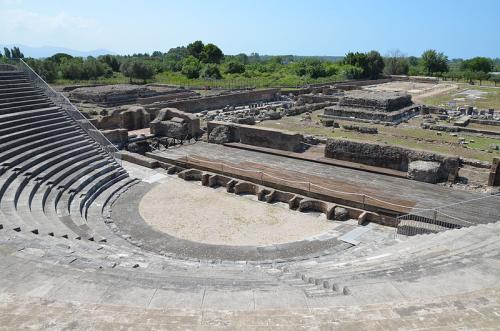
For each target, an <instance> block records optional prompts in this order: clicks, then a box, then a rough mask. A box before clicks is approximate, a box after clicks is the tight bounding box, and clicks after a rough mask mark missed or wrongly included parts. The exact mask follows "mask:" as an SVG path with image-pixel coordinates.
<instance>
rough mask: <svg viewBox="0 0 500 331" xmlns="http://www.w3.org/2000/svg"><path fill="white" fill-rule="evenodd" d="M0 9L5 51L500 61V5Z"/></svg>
mask: <svg viewBox="0 0 500 331" xmlns="http://www.w3.org/2000/svg"><path fill="white" fill-rule="evenodd" d="M0 9H1V10H0V44H11V43H16V44H25V45H29V46H37V47H38V46H45V45H50V46H60V47H67V48H72V49H77V50H92V49H97V48H106V49H109V50H112V51H114V52H117V53H134V52H146V51H147V52H151V51H153V50H161V51H166V50H168V49H169V48H171V47H175V46H178V45H184V44H187V43H189V42H190V41H193V40H197V39H200V40H203V41H205V42H213V43H215V44H217V45H219V46H220V47H221V48H222V49H223V51H224V52H225V53H227V54H236V53H240V52H244V53H250V52H258V53H260V54H296V55H343V54H345V53H346V52H348V51H363V52H364V51H369V50H371V49H376V50H379V51H380V52H381V53H382V54H385V53H387V52H388V51H391V50H394V49H399V50H401V51H402V52H403V53H406V54H409V55H419V54H421V53H422V52H423V51H424V50H426V49H429V48H434V49H437V50H439V51H442V52H444V53H445V54H447V55H448V56H449V57H450V58H456V57H463V58H468V57H473V56H479V55H482V56H489V57H500V25H499V24H498V22H499V21H500V17H499V14H500V0H491V1H490V0H474V1H472V0H470V1H465V0H454V1H453V0H418V1H405V0H399V1H398V0H378V1H368V0H340V1H337V0H330V1H328V0H307V1H306V0H303V1H299V0H287V1H285V0H265V1H261V0H247V1H237V0H232V1H228V0H205V1H201V0H175V1H166V0H164V1H160V0H158V1H154V0H150V1H146V0H143V1H137V0H136V1H130V0H121V1H118V0H100V1H95V0H84V1H69V0H65V1H59V0H53V1H51V0H43V1H40V0H38V1H36V0H32V1H29V0H0Z"/></svg>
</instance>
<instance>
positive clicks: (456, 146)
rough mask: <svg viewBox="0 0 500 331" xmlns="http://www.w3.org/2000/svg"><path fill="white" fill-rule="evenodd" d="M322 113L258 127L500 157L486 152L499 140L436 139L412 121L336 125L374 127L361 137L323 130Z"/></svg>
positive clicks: (434, 133) (467, 136)
mask: <svg viewBox="0 0 500 331" xmlns="http://www.w3.org/2000/svg"><path fill="white" fill-rule="evenodd" d="M322 112H323V111H322V110H317V111H315V112H313V113H312V116H311V117H312V121H301V119H302V116H293V117H284V118H282V119H279V120H274V121H265V122H262V123H259V124H258V126H263V127H268V128H276V129H283V130H290V131H295V132H300V133H303V134H312V135H319V136H325V137H333V138H344V139H349V140H357V141H365V142H376V143H386V144H390V145H397V146H402V147H408V148H413V149H420V150H426V151H432V152H436V153H441V154H448V155H457V156H461V157H464V158H472V159H477V160H481V161H487V162H491V161H492V160H493V158H494V157H500V152H499V151H494V152H492V153H490V152H488V149H489V146H490V144H499V143H500V141H499V139H495V138H489V137H482V136H478V135H474V134H465V133H459V134H458V135H457V136H452V135H450V134H449V133H444V132H443V133H442V134H441V135H438V133H437V131H430V130H423V129H421V128H420V127H419V125H420V121H421V119H419V118H414V119H412V120H410V121H409V123H402V124H400V125H399V126H397V127H393V126H384V125H377V124H368V123H366V124H364V123H358V122H352V121H338V122H339V124H340V125H341V126H342V124H355V125H361V126H370V127H376V128H377V129H378V132H379V133H378V134H363V133H359V132H356V131H347V130H344V129H342V128H336V129H332V128H326V127H323V126H322V125H321V124H319V117H318V115H319V114H322ZM461 137H463V138H465V140H466V141H468V142H469V144H468V145H467V146H465V145H462V144H460V141H459V138H461Z"/></svg>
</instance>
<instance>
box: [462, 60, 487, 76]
mask: <svg viewBox="0 0 500 331" xmlns="http://www.w3.org/2000/svg"><path fill="white" fill-rule="evenodd" d="M493 68H494V66H493V61H492V60H491V59H489V58H487V57H474V58H472V59H469V60H465V61H463V62H462V63H461V64H460V69H461V70H464V71H466V70H470V71H474V72H479V71H482V72H485V73H488V72H490V71H493Z"/></svg>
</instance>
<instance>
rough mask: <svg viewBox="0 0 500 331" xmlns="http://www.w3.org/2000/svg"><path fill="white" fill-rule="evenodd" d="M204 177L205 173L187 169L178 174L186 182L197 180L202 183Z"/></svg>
mask: <svg viewBox="0 0 500 331" xmlns="http://www.w3.org/2000/svg"><path fill="white" fill-rule="evenodd" d="M202 175H203V172H201V171H200V170H195V169H186V170H184V171H181V172H179V173H178V174H177V176H178V177H179V178H182V179H184V180H197V181H201V179H202Z"/></svg>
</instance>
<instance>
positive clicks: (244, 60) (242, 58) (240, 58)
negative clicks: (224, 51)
mask: <svg viewBox="0 0 500 331" xmlns="http://www.w3.org/2000/svg"><path fill="white" fill-rule="evenodd" d="M234 57H235V59H236V60H237V61H239V62H240V63H243V64H248V55H246V54H244V53H240V54H236V55H235V56H234Z"/></svg>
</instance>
